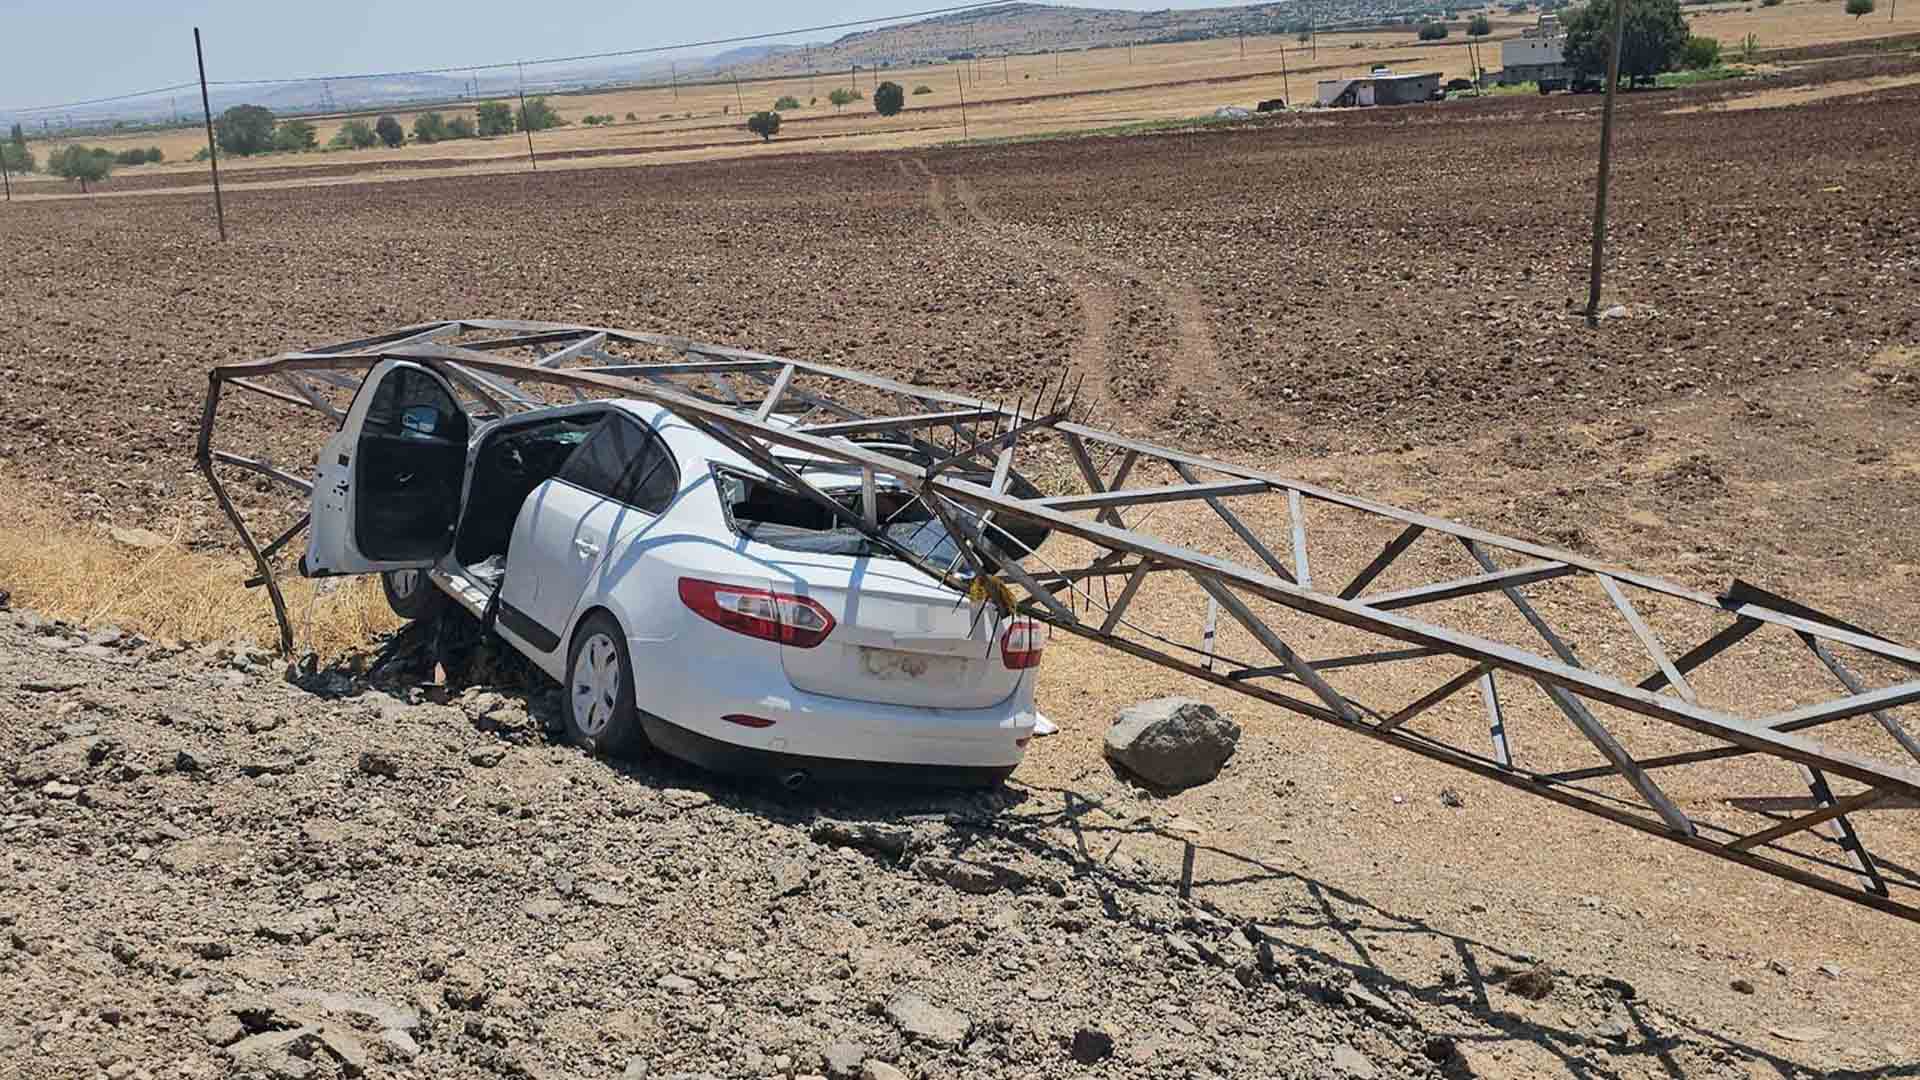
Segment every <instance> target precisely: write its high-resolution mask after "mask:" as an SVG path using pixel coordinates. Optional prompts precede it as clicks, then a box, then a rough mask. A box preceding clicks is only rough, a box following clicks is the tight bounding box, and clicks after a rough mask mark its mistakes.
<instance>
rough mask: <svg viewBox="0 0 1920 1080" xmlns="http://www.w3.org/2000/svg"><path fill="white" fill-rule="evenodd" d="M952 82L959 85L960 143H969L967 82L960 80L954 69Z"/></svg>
mask: <svg viewBox="0 0 1920 1080" xmlns="http://www.w3.org/2000/svg"><path fill="white" fill-rule="evenodd" d="M953 81H954V82H956V83H958V84H959V85H960V141H961V142H970V141H972V140H971V139H970V138H969V136H968V135H967V80H965V79H963V78H961V77H960V72H959V70H958V69H955V71H954V73H953Z"/></svg>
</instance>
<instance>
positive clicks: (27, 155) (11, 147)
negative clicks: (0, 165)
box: [0, 140, 39, 173]
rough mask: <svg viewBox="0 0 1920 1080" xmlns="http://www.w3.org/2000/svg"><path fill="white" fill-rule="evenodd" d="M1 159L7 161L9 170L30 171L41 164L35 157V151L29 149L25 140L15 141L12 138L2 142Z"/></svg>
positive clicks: (0, 144) (0, 148)
mask: <svg viewBox="0 0 1920 1080" xmlns="http://www.w3.org/2000/svg"><path fill="white" fill-rule="evenodd" d="M0 160H5V161H6V163H7V171H8V172H17V173H30V172H32V171H33V170H34V169H35V168H36V167H37V166H38V164H39V163H38V162H37V161H36V160H35V159H34V156H33V151H31V150H29V149H27V145H26V143H25V142H24V141H22V142H13V141H12V140H8V141H7V142H4V143H0Z"/></svg>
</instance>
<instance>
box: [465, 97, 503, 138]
mask: <svg viewBox="0 0 1920 1080" xmlns="http://www.w3.org/2000/svg"><path fill="white" fill-rule="evenodd" d="M474 115H475V116H476V117H478V118H479V121H480V136H481V138H486V137H488V136H492V135H510V134H512V133H513V109H512V108H511V107H510V106H508V104H507V103H506V102H504V101H483V102H481V103H480V105H479V107H478V108H476V109H475V110H474Z"/></svg>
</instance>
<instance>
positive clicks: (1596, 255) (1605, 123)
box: [1587, 0, 1627, 326]
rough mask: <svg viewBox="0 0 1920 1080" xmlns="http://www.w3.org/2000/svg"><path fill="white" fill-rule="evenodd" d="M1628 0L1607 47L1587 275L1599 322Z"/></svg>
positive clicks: (1617, 7) (1592, 315)
mask: <svg viewBox="0 0 1920 1080" xmlns="http://www.w3.org/2000/svg"><path fill="white" fill-rule="evenodd" d="M1626 20H1627V0H1613V42H1612V44H1611V45H1610V46H1609V47H1608V49H1607V102H1606V104H1605V105H1604V106H1602V107H1601V110H1600V173H1599V176H1598V177H1597V178H1596V181H1595V183H1594V191H1593V266H1592V269H1591V270H1590V271H1589V274H1588V278H1587V325H1588V326H1599V325H1600V274H1601V265H1600V264H1601V261H1602V257H1603V256H1604V254H1605V251H1606V247H1607V184H1608V182H1609V181H1610V180H1611V179H1612V177H1613V98H1614V94H1615V93H1616V92H1617V91H1618V90H1619V86H1620V38H1621V34H1622V28H1623V27H1624V26H1625V25H1626Z"/></svg>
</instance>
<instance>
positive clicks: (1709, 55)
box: [1680, 37, 1720, 71]
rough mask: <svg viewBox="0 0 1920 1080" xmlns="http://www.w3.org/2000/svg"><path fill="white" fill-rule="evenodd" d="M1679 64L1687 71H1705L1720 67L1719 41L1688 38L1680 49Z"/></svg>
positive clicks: (1707, 38) (1706, 38)
mask: <svg viewBox="0 0 1920 1080" xmlns="http://www.w3.org/2000/svg"><path fill="white" fill-rule="evenodd" d="M1680 63H1681V65H1682V66H1684V67H1686V68H1687V69H1688V70H1689V71H1705V70H1707V69H1708V68H1716V67H1719V66H1720V39H1719V38H1710V37H1688V38H1687V43H1686V44H1685V45H1682V46H1681V47H1680Z"/></svg>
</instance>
